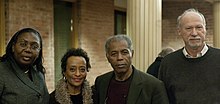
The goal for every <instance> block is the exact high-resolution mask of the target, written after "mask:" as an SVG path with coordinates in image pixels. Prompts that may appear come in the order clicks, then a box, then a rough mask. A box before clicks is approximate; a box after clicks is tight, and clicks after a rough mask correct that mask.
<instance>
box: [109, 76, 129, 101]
mask: <svg viewBox="0 0 220 104" xmlns="http://www.w3.org/2000/svg"><path fill="white" fill-rule="evenodd" d="M130 83H131V77H130V78H128V79H127V80H125V81H117V80H115V78H112V80H111V82H110V86H109V88H108V94H107V99H106V100H107V104H126V102H127V96H128V91H129V87H130Z"/></svg>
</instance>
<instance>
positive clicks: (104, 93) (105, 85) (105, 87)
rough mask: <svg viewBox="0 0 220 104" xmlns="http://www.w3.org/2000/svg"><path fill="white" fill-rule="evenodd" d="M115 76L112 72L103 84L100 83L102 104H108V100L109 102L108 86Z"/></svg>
mask: <svg viewBox="0 0 220 104" xmlns="http://www.w3.org/2000/svg"><path fill="white" fill-rule="evenodd" d="M112 76H113V72H110V73H109V74H107V76H106V77H105V78H104V79H102V80H103V81H102V83H100V86H101V88H100V102H101V104H106V100H107V92H108V86H109V82H110V80H111V78H112Z"/></svg>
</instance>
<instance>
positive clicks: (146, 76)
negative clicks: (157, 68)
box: [133, 69, 162, 85]
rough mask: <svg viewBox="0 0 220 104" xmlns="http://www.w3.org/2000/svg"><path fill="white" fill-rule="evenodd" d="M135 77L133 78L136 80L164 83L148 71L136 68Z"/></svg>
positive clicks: (152, 83) (146, 82)
mask: <svg viewBox="0 0 220 104" xmlns="http://www.w3.org/2000/svg"><path fill="white" fill-rule="evenodd" d="M133 77H134V78H133V79H134V80H139V81H141V82H143V83H144V84H149V85H155V84H159V83H162V81H160V80H159V79H157V78H155V77H154V76H152V75H150V74H148V73H144V72H142V71H140V70H137V69H134V76H133Z"/></svg>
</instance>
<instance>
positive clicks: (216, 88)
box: [159, 9, 220, 104]
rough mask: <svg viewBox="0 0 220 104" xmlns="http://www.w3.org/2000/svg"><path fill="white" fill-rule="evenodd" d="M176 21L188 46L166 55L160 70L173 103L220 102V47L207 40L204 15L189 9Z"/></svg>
mask: <svg viewBox="0 0 220 104" xmlns="http://www.w3.org/2000/svg"><path fill="white" fill-rule="evenodd" d="M177 23H178V25H177V28H178V30H177V31H178V34H179V35H180V36H181V37H182V39H183V41H184V43H185V46H184V47H183V48H181V49H179V50H177V51H175V52H173V53H170V54H169V55H167V56H166V57H164V59H163V60H162V62H161V65H160V69H159V79H161V80H162V81H163V82H164V83H165V87H166V89H167V93H168V97H169V100H170V104H220V99H219V98H220V83H219V81H220V64H219V62H220V50H219V49H216V48H213V47H211V46H208V45H207V44H206V43H205V37H206V34H207V32H206V21H205V18H204V16H203V14H201V13H200V12H199V11H197V10H195V9H188V10H186V11H185V12H184V13H183V14H182V15H180V16H179V17H178V19H177Z"/></svg>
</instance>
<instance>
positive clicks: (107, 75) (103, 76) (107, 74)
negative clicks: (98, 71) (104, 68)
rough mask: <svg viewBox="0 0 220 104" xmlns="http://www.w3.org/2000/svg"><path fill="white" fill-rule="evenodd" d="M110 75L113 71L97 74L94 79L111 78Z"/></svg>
mask: <svg viewBox="0 0 220 104" xmlns="http://www.w3.org/2000/svg"><path fill="white" fill-rule="evenodd" d="M112 75H113V71H110V72H107V73H105V74H102V75H99V76H98V77H96V80H105V79H108V78H111V77H112Z"/></svg>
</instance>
